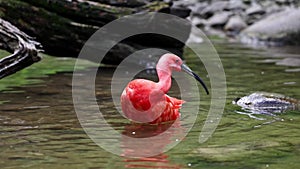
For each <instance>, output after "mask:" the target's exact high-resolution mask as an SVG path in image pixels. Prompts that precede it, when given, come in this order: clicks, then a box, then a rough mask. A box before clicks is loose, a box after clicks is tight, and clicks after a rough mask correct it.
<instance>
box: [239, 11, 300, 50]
mask: <svg viewBox="0 0 300 169" xmlns="http://www.w3.org/2000/svg"><path fill="white" fill-rule="evenodd" d="M240 37H241V41H242V42H245V43H252V44H266V45H284V44H296V45H298V44H300V9H299V8H297V9H287V10H284V11H282V12H278V13H274V14H271V15H269V16H268V17H266V18H264V19H262V20H260V21H258V22H256V23H254V24H253V25H251V26H250V27H248V28H246V29H245V30H244V31H242V33H241V35H240Z"/></svg>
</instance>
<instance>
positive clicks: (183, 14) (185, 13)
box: [170, 7, 191, 18]
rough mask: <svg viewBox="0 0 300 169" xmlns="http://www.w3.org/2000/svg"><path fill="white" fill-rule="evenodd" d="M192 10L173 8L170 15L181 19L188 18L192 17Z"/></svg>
mask: <svg viewBox="0 0 300 169" xmlns="http://www.w3.org/2000/svg"><path fill="white" fill-rule="evenodd" d="M190 13H191V10H190V9H188V8H182V7H172V8H171V9H170V14H172V15H176V16H178V17H180V18H186V17H188V16H189V15H190Z"/></svg>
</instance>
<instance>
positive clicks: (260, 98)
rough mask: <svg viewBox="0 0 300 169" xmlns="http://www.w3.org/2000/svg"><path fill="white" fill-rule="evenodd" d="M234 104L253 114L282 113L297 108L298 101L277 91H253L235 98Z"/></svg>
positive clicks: (299, 102) (299, 104)
mask: <svg viewBox="0 0 300 169" xmlns="http://www.w3.org/2000/svg"><path fill="white" fill-rule="evenodd" d="M233 103H234V104H237V105H238V106H241V107H242V109H244V110H245V111H249V112H251V113H253V114H268V115H274V114H273V113H282V112H284V111H286V110H296V109H299V106H300V101H299V100H296V99H293V98H289V97H286V96H284V95H281V94H277V93H267V92H255V93H252V94H250V95H248V96H244V97H242V98H238V99H236V100H235V101H234V102H233Z"/></svg>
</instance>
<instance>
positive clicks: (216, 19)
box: [207, 12, 232, 27]
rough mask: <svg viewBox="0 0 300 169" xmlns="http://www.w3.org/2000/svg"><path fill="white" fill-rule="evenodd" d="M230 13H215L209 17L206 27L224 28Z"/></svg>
mask: <svg viewBox="0 0 300 169" xmlns="http://www.w3.org/2000/svg"><path fill="white" fill-rule="evenodd" d="M230 15H232V13H231V12H218V13H215V14H214V15H213V16H212V17H210V18H209V19H208V21H207V25H208V26H211V27H219V26H224V25H225V24H226V22H227V21H228V19H229V17H230Z"/></svg>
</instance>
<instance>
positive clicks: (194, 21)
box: [190, 16, 207, 27]
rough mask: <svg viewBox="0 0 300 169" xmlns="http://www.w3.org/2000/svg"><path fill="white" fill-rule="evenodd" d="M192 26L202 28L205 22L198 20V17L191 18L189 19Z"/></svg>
mask: <svg viewBox="0 0 300 169" xmlns="http://www.w3.org/2000/svg"><path fill="white" fill-rule="evenodd" d="M190 21H191V23H192V25H195V26H197V27H204V26H205V25H207V20H205V19H202V18H199V17H197V16H196V17H191V19H190Z"/></svg>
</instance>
